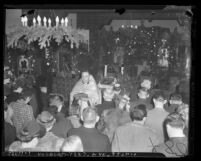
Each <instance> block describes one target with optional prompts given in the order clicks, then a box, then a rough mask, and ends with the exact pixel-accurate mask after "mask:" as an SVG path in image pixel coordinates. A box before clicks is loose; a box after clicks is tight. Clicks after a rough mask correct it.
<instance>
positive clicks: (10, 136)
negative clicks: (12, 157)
mask: <svg viewBox="0 0 201 161" xmlns="http://www.w3.org/2000/svg"><path fill="white" fill-rule="evenodd" d="M4 131H5V133H4V134H5V147H6V146H9V145H10V144H12V143H13V142H14V141H15V140H16V129H15V127H14V126H12V125H11V124H9V123H7V122H5V123H4Z"/></svg>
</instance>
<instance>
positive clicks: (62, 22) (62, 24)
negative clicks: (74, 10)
mask: <svg viewBox="0 0 201 161" xmlns="http://www.w3.org/2000/svg"><path fill="white" fill-rule="evenodd" d="M61 26H64V19H63V18H62V19H61Z"/></svg>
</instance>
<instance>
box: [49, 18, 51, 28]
mask: <svg viewBox="0 0 201 161" xmlns="http://www.w3.org/2000/svg"><path fill="white" fill-rule="evenodd" d="M48 25H49V26H48V27H51V20H50V18H49V19H48Z"/></svg>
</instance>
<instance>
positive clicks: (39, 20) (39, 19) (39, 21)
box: [37, 15, 41, 26]
mask: <svg viewBox="0 0 201 161" xmlns="http://www.w3.org/2000/svg"><path fill="white" fill-rule="evenodd" d="M37 21H38V25H39V26H40V25H41V18H40V16H39V15H38V17H37Z"/></svg>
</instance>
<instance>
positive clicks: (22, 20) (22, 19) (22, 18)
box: [21, 17, 24, 26]
mask: <svg viewBox="0 0 201 161" xmlns="http://www.w3.org/2000/svg"><path fill="white" fill-rule="evenodd" d="M21 22H22V26H24V17H21Z"/></svg>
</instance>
